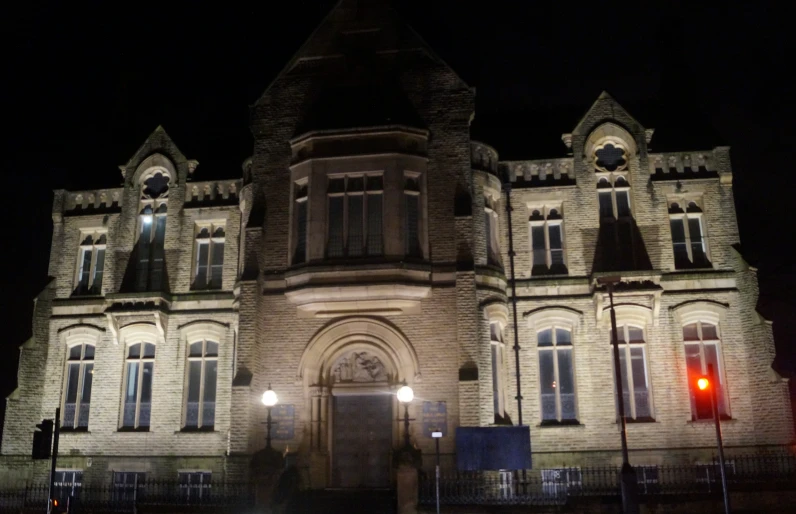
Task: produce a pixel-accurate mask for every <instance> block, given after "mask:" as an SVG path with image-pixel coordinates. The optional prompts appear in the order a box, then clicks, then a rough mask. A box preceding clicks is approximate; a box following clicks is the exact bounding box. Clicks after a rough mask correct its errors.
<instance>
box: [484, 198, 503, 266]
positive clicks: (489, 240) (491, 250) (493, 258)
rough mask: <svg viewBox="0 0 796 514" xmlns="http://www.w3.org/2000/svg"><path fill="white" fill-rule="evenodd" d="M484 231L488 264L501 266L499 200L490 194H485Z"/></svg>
mask: <svg viewBox="0 0 796 514" xmlns="http://www.w3.org/2000/svg"><path fill="white" fill-rule="evenodd" d="M484 231H485V236H484V237H485V239H486V261H487V263H488V264H492V265H494V266H501V259H500V231H499V229H498V214H497V201H496V200H493V199H492V198H490V197H488V196H484Z"/></svg>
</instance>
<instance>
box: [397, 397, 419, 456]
mask: <svg viewBox="0 0 796 514" xmlns="http://www.w3.org/2000/svg"><path fill="white" fill-rule="evenodd" d="M395 396H397V397H398V401H399V402H401V403H403V404H404V446H405V447H407V448H409V446H410V445H409V404H410V403H411V402H412V400H413V399H414V397H415V392H414V391H413V390H412V388H411V387H409V386H408V385H405V386H402V387H401V388H400V389H398V392H397V393H396V394H395Z"/></svg>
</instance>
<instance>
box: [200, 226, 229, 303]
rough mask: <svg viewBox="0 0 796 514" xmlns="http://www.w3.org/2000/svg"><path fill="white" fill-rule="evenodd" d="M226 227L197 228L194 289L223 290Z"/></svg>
mask: <svg viewBox="0 0 796 514" xmlns="http://www.w3.org/2000/svg"><path fill="white" fill-rule="evenodd" d="M224 237H225V232H224V225H223V224H215V223H214V224H208V225H204V226H197V227H196V243H195V248H194V259H195V260H194V282H193V289H221V284H222V278H223V272H224Z"/></svg>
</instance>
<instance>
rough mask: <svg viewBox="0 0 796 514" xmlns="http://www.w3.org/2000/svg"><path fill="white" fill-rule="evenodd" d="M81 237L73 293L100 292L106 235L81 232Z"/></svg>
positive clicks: (103, 270)
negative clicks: (75, 284)
mask: <svg viewBox="0 0 796 514" xmlns="http://www.w3.org/2000/svg"><path fill="white" fill-rule="evenodd" d="M81 239H82V241H81V243H80V252H79V255H78V268H77V277H76V282H77V287H76V288H75V294H102V278H103V275H104V272H105V243H106V240H107V236H106V234H105V233H102V232H90V233H83V234H81Z"/></svg>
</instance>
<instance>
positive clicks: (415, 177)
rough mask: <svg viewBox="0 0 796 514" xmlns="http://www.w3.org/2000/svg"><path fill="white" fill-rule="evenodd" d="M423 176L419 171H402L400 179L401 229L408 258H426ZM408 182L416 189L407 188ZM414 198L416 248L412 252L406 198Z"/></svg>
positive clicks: (405, 253)
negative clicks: (401, 199)
mask: <svg viewBox="0 0 796 514" xmlns="http://www.w3.org/2000/svg"><path fill="white" fill-rule="evenodd" d="M424 176H425V174H424V173H421V172H419V171H412V170H403V173H402V174H401V177H402V189H403V195H402V196H403V202H402V204H403V205H402V208H401V212H402V218H403V220H402V227H403V237H402V238H403V240H404V255H405V256H406V257H409V258H413V257H414V258H417V259H425V258H426V255H427V253H426V251H425V248H426V241H425V237H424V235H425V233H426V231H425V220H426V209H425V202H424V199H425V198H424V196H425V195H424V191H425V185H424V184H423V177H424ZM410 182H414V183H415V184H416V188H410V187H408V186H409V185H410ZM410 196H415V197H417V241H416V243H417V248H416V249H414V251H413V250H412V248H411V242H410V241H409V225H408V217H409V215H408V212H407V207H408V197H410Z"/></svg>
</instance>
